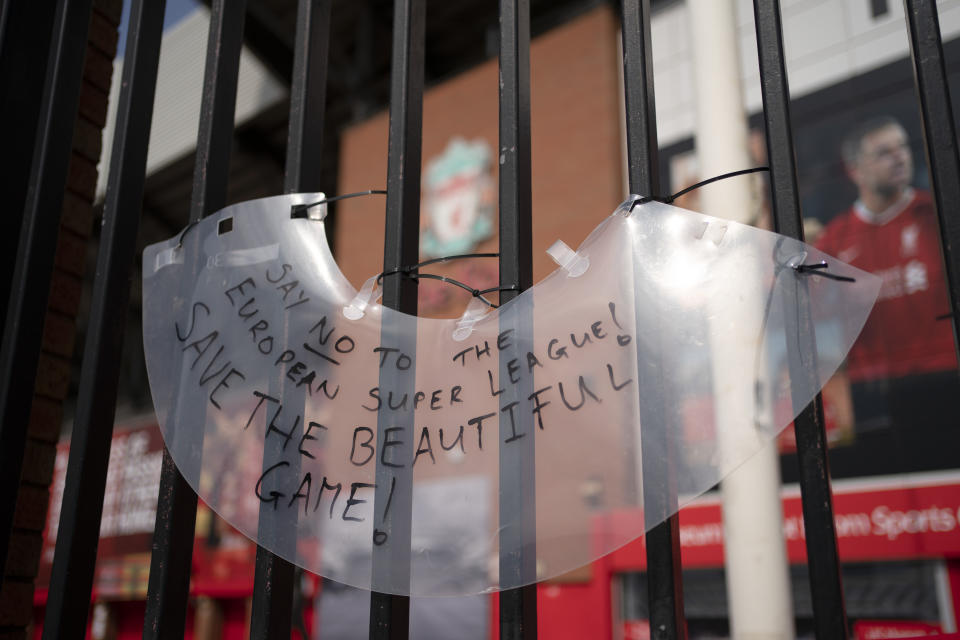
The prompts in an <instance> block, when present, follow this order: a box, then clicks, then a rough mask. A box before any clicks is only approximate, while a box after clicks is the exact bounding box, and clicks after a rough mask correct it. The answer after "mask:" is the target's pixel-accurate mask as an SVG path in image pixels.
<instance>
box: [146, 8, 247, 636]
mask: <svg viewBox="0 0 960 640" xmlns="http://www.w3.org/2000/svg"><path fill="white" fill-rule="evenodd" d="M245 4H246V2H245V0H214V1H213V3H212V6H211V10H210V35H209V36H208V40H207V61H206V68H205V70H204V79H203V97H202V102H201V106H200V127H199V132H198V135H197V153H196V159H195V163H194V171H193V195H192V197H191V202H190V220H191V222H196V221H199V220H201V219H202V218H204V217H205V216H207V215H209V214H211V213H213V212H214V211H216V210H217V209H220V208H222V207H223V206H224V205H225V204H226V199H227V179H228V176H229V170H230V147H231V142H232V136H233V113H234V108H235V104H236V97H237V76H238V73H239V70H240V50H241V48H242V45H243V19H244V9H245V6H244V5H245ZM196 515H197V494H196V493H194V492H193V489H191V488H190V486H189V485H188V484H187V481H186V480H184V478H183V476H182V475H180V472H179V471H177V468H176V465H175V464H174V463H173V459H172V458H171V457H170V453H169V452H168V451H167V448H166V447H164V450H163V466H162V470H161V474H160V495H159V498H158V501H157V522H156V526H155V528H154V532H153V554H152V555H151V558H150V582H149V584H148V586H147V607H146V613H145V615H144V621H143V636H144V637H145V638H150V639H153V638H182V637H183V629H184V624H185V622H186V616H187V596H188V595H189V586H190V565H191V560H192V556H193V534H194V526H195V524H196Z"/></svg>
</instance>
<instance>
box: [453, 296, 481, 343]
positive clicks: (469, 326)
mask: <svg viewBox="0 0 960 640" xmlns="http://www.w3.org/2000/svg"><path fill="white" fill-rule="evenodd" d="M489 310H490V307H489V305H487V303H486V302H484V301H483V300H481V299H480V298H471V299H470V304H468V305H467V310H466V311H464V312H463V315H462V316H460V319H459V320H457V328H456V329H454V330H453V339H454V340H456V341H457V342H463V341H464V340H466V339H467V338H469V337H470V334H471V333H473V325H475V324H477V323H478V322H480V320H481V319H483V316H485V315H487V312H488V311H489Z"/></svg>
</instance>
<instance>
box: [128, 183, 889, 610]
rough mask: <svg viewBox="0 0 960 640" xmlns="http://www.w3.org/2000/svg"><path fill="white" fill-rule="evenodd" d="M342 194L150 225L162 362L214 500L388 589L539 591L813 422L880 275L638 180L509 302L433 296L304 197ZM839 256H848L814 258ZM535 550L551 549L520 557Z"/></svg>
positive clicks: (169, 410) (321, 569) (151, 364)
mask: <svg viewBox="0 0 960 640" xmlns="http://www.w3.org/2000/svg"><path fill="white" fill-rule="evenodd" d="M320 197H322V196H319V195H317V194H298V195H288V196H278V197H273V198H265V199H262V200H255V201H252V202H246V203H242V204H237V205H234V206H231V207H228V208H226V209H224V210H222V211H220V212H218V213H217V214H214V215H212V216H210V217H208V218H206V219H205V220H203V221H202V222H200V223H198V224H197V225H196V226H194V227H192V228H189V229H188V230H186V231H185V233H184V234H181V237H178V238H173V239H171V240H169V241H167V242H163V243H159V244H155V245H152V246H151V247H148V248H147V250H146V251H145V252H144V262H143V264H144V282H143V290H144V305H143V307H144V314H143V317H144V346H145V352H146V360H147V368H148V372H149V377H150V386H151V389H152V392H153V398H154V404H155V407H156V411H157V416H158V419H159V423H160V428H161V430H162V432H163V436H164V439H165V441H166V445H167V448H168V449H169V451H170V454H171V455H172V456H173V459H174V460H175V462H176V464H177V466H178V468H179V469H180V472H181V473H182V474H183V476H184V477H185V478H186V480H187V481H188V482H189V484H190V485H191V486H192V487H193V488H194V489H195V490H196V491H197V493H198V494H199V496H200V497H201V498H202V499H203V500H204V501H205V502H206V503H207V504H208V505H210V507H211V508H213V509H214V510H215V511H216V512H217V513H218V514H219V515H220V516H222V517H223V518H224V519H225V520H226V521H227V522H229V523H230V524H231V525H233V526H234V527H236V528H237V529H238V530H240V531H241V532H243V533H244V534H246V535H247V536H249V537H250V538H251V539H253V540H255V541H256V542H257V543H258V544H260V545H262V546H264V547H265V548H267V549H268V550H270V551H272V552H273V553H276V554H278V555H280V556H282V557H284V558H286V559H287V560H289V561H291V562H293V563H295V564H297V565H300V566H302V567H304V568H305V569H308V570H310V571H313V572H315V573H318V574H320V575H323V576H326V577H329V578H331V579H333V580H337V581H339V582H343V583H346V584H350V585H353V586H357V587H363V588H370V589H376V590H378V591H381V592H388V593H396V594H410V595H455V594H472V593H480V592H485V591H496V590H501V589H509V588H514V587H518V586H521V585H524V584H528V583H532V582H535V581H538V580H543V579H546V578H550V577H554V576H557V575H559V574H562V573H565V572H567V571H570V570H572V569H574V568H577V567H579V566H582V565H585V564H587V563H589V562H591V561H593V560H595V559H596V558H598V557H600V556H602V555H604V554H606V553H609V552H610V551H612V550H614V549H616V548H618V547H620V546H622V545H624V544H626V543H628V542H630V541H632V540H634V539H635V538H637V537H638V536H640V535H642V534H643V533H644V531H645V530H647V529H650V528H651V527H653V526H655V525H656V524H658V523H659V522H661V521H663V520H664V519H665V518H666V517H668V516H669V515H671V514H672V513H673V512H674V511H675V510H676V509H677V508H679V507H680V506H682V505H684V504H685V503H687V502H689V501H690V500H692V499H693V498H695V497H697V496H698V495H700V494H701V493H703V492H704V491H707V490H708V489H710V488H711V487H713V486H714V485H716V484H717V483H718V482H719V481H720V480H721V479H722V478H723V477H724V476H725V475H726V474H727V473H729V472H730V471H731V470H733V469H734V468H736V467H737V466H738V465H740V464H742V463H743V462H744V461H745V460H746V459H747V458H749V457H750V456H751V455H752V454H753V453H754V452H756V451H757V450H758V449H759V448H760V447H762V446H763V445H764V444H765V443H767V442H769V441H770V440H772V439H773V438H775V437H776V435H777V433H778V432H779V431H780V430H782V429H783V428H784V427H785V426H786V425H787V424H789V422H790V421H791V420H792V419H793V417H794V416H795V415H796V414H797V413H798V412H799V411H800V410H801V409H802V408H803V407H804V406H805V405H806V404H807V403H808V402H809V401H810V400H812V399H813V397H814V396H815V395H816V393H817V392H818V390H819V389H820V388H821V387H822V386H823V384H824V383H825V382H826V381H827V379H828V378H829V377H830V376H831V375H832V374H833V372H834V371H835V370H836V369H837V368H838V367H839V366H840V365H841V363H842V362H843V359H844V357H845V355H846V353H847V351H848V350H849V348H850V346H851V345H852V343H853V341H854V339H855V338H856V336H857V334H858V333H859V332H860V329H861V328H862V326H863V324H864V322H865V321H866V318H867V315H868V313H869V312H870V309H871V307H872V305H873V303H874V301H875V300H876V297H877V293H878V289H879V280H878V279H877V278H875V277H874V276H871V275H869V274H867V273H865V272H863V271H860V270H858V269H855V268H853V267H850V266H848V265H845V264H843V263H841V262H839V261H837V260H835V259H833V258H832V257H829V256H826V255H824V254H822V253H820V252H818V251H817V250H816V249H814V248H813V247H810V246H808V245H805V244H803V243H800V242H797V241H795V240H791V239H789V238H785V237H783V236H780V235H777V234H774V233H770V232H766V231H762V230H758V229H755V228H752V227H748V226H744V225H740V224H737V223H733V222H729V221H726V220H721V219H717V218H711V217H709V216H705V215H701V214H698V213H694V212H691V211H686V210H683V209H679V208H676V207H673V206H669V205H665V204H661V203H658V202H648V203H645V204H636V198H634V199H632V200H628V201H627V202H625V203H624V204H623V205H621V206H620V208H618V209H617V211H615V212H614V214H613V215H611V216H610V217H608V218H607V219H606V220H604V221H603V222H602V223H601V224H600V225H599V226H598V227H597V228H596V229H595V230H594V231H593V232H592V233H591V234H590V236H589V237H588V238H587V239H586V240H585V241H584V242H583V244H582V245H581V246H580V248H579V249H578V250H577V251H576V252H574V251H572V250H570V249H568V248H566V247H565V245H562V243H561V244H557V245H555V246H554V247H552V248H551V254H552V255H553V256H554V258H555V259H556V260H557V262H558V264H560V265H561V266H560V268H558V269H557V270H556V271H554V272H553V273H551V274H550V275H549V276H548V277H547V278H545V279H544V280H543V281H541V282H540V283H538V284H537V285H535V286H534V287H533V288H532V289H530V290H528V291H525V292H523V293H522V294H521V295H520V296H519V297H518V298H516V299H515V300H513V301H511V302H509V303H507V304H505V305H503V306H502V307H501V308H499V309H492V310H489V309H487V307H486V305H484V304H482V303H481V302H479V301H478V300H477V299H474V301H473V303H471V305H470V306H469V307H468V309H467V310H466V312H465V313H464V315H463V317H461V318H459V319H452V320H434V319H424V318H417V317H413V316H408V315H405V314H402V313H398V312H395V311H391V310H389V309H386V308H384V307H382V306H381V305H380V304H378V302H377V300H378V285H377V282H376V279H375V278H372V279H371V280H370V281H368V282H367V283H366V284H365V285H364V286H363V287H362V288H361V290H360V291H359V292H358V291H356V290H355V289H354V288H353V287H352V286H351V285H350V284H349V283H348V282H347V280H346V279H345V278H344V276H343V275H342V274H341V272H340V270H339V269H338V267H337V264H336V262H335V261H334V259H333V257H332V255H331V253H330V249H329V247H328V246H327V243H326V239H325V235H324V227H323V222H322V221H321V220H319V218H320V217H321V216H319V215H313V216H311V215H308V216H307V217H291V207H292V206H293V205H297V204H303V203H309V202H313V201H315V200H318V199H319V198H320ZM821 261H826V262H827V263H828V265H829V273H830V274H831V275H832V276H834V277H824V276H823V275H822V273H823V272H822V271H816V270H815V269H816V268H814V270H810V269H805V268H803V267H804V266H808V265H816V264H817V263H820V262H821ZM798 267H800V268H799V269H798ZM393 277H401V276H399V275H397V276H393ZM836 277H840V278H852V279H853V280H854V281H852V282H850V281H840V280H837V279H836ZM651 459H656V460H658V461H660V462H661V464H657V465H655V467H656V468H653V467H654V465H650V464H648V465H646V468H645V465H644V463H643V461H644V460H651ZM503 460H507V461H512V462H510V463H509V465H510V468H506V469H501V461H503ZM661 494H663V495H666V494H669V495H668V496H667V497H668V499H664V500H656V501H651V500H647V502H648V503H649V504H645V503H644V495H648V496H649V495H661ZM503 505H513V506H512V507H510V508H502V506H503ZM520 549H523V550H524V551H526V552H530V551H533V552H534V554H535V555H534V556H533V557H535V560H536V561H535V562H530V563H528V565H525V566H523V567H521V568H520V569H519V570H518V571H516V572H513V573H512V574H511V575H500V573H499V565H498V558H499V557H500V556H501V554H510V553H517V552H518V551H519V550H520Z"/></svg>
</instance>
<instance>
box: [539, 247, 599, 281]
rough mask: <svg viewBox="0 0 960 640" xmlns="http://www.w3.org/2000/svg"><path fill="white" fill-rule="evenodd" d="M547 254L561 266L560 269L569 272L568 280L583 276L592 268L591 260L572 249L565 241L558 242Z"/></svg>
mask: <svg viewBox="0 0 960 640" xmlns="http://www.w3.org/2000/svg"><path fill="white" fill-rule="evenodd" d="M547 253H548V254H549V255H550V257H551V258H553V261H554V262H556V263H557V264H558V265H560V268H561V269H563V270H564V271H566V272H567V277H568V278H577V277H579V276H582V275H583V273H584V272H585V271H586V270H587V267H589V266H590V259H589V258H587V257H586V256H582V255H580V254H579V253H577V252H576V251H574V250H573V249H571V248H570V247H568V246H567V243H566V242H564V241H563V240H557V241H556V242H554V243H553V244H552V245H550V248H549V249H547Z"/></svg>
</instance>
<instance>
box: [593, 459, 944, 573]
mask: <svg viewBox="0 0 960 640" xmlns="http://www.w3.org/2000/svg"><path fill="white" fill-rule="evenodd" d="M833 489H834V498H833V507H834V519H835V522H836V526H837V540H838V544H839V547H840V558H841V559H842V560H843V561H844V562H857V561H869V560H892V559H907V558H918V557H960V472H955V471H950V472H942V473H930V474H910V475H901V476H891V477H886V478H876V479H869V480H855V481H837V482H834V485H833ZM783 495H784V497H783V531H784V537H785V538H786V542H787V555H788V557H789V560H790V562H791V563H793V564H799V563H803V562H806V546H805V540H804V530H803V515H802V508H801V503H800V495H799V491H798V490H797V489H796V488H795V487H787V488H785V489H784V492H783ZM631 523H632V524H631ZM640 523H641V519H640V515H639V514H638V513H637V512H619V513H615V514H612V515H611V516H608V517H605V518H600V519H598V520H597V522H596V532H597V535H603V534H604V532H605V531H607V530H614V531H622V530H624V527H628V526H635V527H639V526H640ZM607 527H609V528H610V529H607ZM680 546H681V548H682V550H683V564H684V566H687V567H719V566H722V565H723V517H722V513H721V506H720V500H719V498H718V497H717V496H716V495H713V496H707V497H704V498H701V499H699V500H697V501H695V502H693V503H692V504H690V505H688V506H686V507H684V508H683V509H682V510H681V511H680ZM612 561H613V563H614V566H615V567H618V568H624V569H636V568H642V567H643V566H645V565H646V558H645V552H644V549H643V538H642V537H641V538H639V539H638V540H637V541H635V542H634V543H632V544H629V545H627V546H626V547H623V548H622V549H620V550H618V551H616V552H615V553H614V554H613V557H612Z"/></svg>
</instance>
